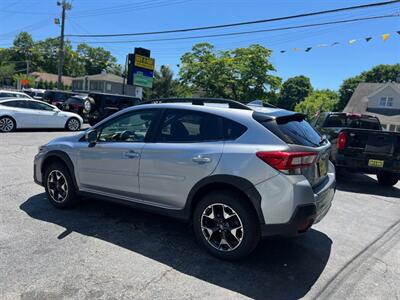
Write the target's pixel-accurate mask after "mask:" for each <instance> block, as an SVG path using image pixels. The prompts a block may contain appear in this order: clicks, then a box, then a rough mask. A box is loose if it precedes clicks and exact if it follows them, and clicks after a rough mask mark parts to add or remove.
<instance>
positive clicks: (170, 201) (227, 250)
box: [34, 99, 335, 259]
mask: <svg viewBox="0 0 400 300" xmlns="http://www.w3.org/2000/svg"><path fill="white" fill-rule="evenodd" d="M161 102H162V103H153V104H141V105H138V106H134V107H130V108H127V109H124V110H122V111H120V112H117V113H115V114H114V115H112V116H110V117H108V118H106V119H104V120H103V121H101V122H100V123H98V124H96V125H95V126H94V127H92V128H90V129H88V130H86V131H85V132H82V133H80V134H78V135H74V136H67V137H61V138H56V139H54V140H53V141H51V142H49V143H48V144H46V145H44V146H41V147H40V148H39V153H38V154H37V155H36V156H35V160H34V180H35V182H36V183H38V184H40V185H43V186H44V188H45V189H46V193H47V196H48V199H49V201H50V202H51V203H52V204H53V205H54V206H56V207H58V208H67V207H71V206H73V205H75V204H76V203H77V202H78V201H79V198H80V197H82V196H90V197H97V198H105V199H108V200H114V201H117V202H120V203H126V204H129V205H132V206H134V207H138V208H142V209H147V210H151V211H154V212H158V213H162V214H165V215H169V216H172V217H177V218H181V219H184V220H187V221H191V222H192V224H193V229H194V234H195V236H196V238H197V240H198V241H199V242H200V244H201V245H203V246H204V247H205V248H206V249H207V250H208V251H209V252H211V254H213V255H215V256H217V257H220V258H224V259H237V258H240V257H244V256H246V255H248V254H250V253H251V252H252V250H254V248H255V247H256V246H257V244H258V242H259V240H260V238H261V237H264V236H272V235H284V236H291V235H297V234H301V233H304V232H306V231H307V230H308V229H309V228H310V227H311V226H312V225H313V224H315V223H317V222H319V221H320V220H321V219H322V218H323V217H324V216H325V215H326V213H327V212H328V210H329V208H330V206H331V201H332V199H333V196H334V193H335V170H334V166H333V165H332V163H331V162H330V161H329V153H330V147H331V146H330V143H329V141H327V140H326V139H324V138H321V136H320V135H319V134H318V133H317V132H316V131H315V130H314V129H313V128H312V127H311V126H310V125H309V124H308V123H307V122H306V121H305V120H304V115H302V114H299V113H295V112H291V111H286V110H282V109H276V108H266V107H256V106H246V105H243V104H241V103H238V102H234V101H232V100H230V101H228V100H217V99H183V100H182V99H175V100H174V99H172V100H164V101H161ZM185 102H186V103H185Z"/></svg>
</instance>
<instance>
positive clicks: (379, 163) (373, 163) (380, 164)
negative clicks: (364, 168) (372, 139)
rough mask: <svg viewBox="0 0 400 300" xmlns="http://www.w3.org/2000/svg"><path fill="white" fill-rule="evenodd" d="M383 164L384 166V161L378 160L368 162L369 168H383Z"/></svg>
mask: <svg viewBox="0 0 400 300" xmlns="http://www.w3.org/2000/svg"><path fill="white" fill-rule="evenodd" d="M383 164H384V161H383V160H378V159H370V160H368V166H369V167H375V168H383Z"/></svg>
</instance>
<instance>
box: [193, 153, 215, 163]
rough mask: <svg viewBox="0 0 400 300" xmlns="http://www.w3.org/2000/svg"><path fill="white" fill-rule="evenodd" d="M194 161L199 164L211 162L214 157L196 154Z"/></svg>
mask: <svg viewBox="0 0 400 300" xmlns="http://www.w3.org/2000/svg"><path fill="white" fill-rule="evenodd" d="M192 161H193V162H195V163H198V164H207V163H210V162H211V161H212V159H211V158H209V157H207V156H202V155H196V156H195V157H193V158H192Z"/></svg>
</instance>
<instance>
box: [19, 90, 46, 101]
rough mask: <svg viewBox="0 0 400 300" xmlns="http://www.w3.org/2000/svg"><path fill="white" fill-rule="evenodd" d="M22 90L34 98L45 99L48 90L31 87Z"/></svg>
mask: <svg viewBox="0 0 400 300" xmlns="http://www.w3.org/2000/svg"><path fill="white" fill-rule="evenodd" d="M22 92H23V93H25V94H27V95H29V96H30V97H31V98H33V99H36V100H43V97H44V93H45V92H46V90H42V89H32V88H30V89H26V90H22Z"/></svg>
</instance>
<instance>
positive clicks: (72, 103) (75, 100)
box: [60, 95, 87, 118]
mask: <svg viewBox="0 0 400 300" xmlns="http://www.w3.org/2000/svg"><path fill="white" fill-rule="evenodd" d="M86 99H87V96H84V95H75V96H72V97H69V98H68V99H67V100H66V101H65V102H64V103H63V104H62V105H60V107H61V109H62V110H64V111H70V112H73V113H76V114H78V115H80V116H81V117H82V118H83V117H84V114H83V110H84V103H85V100H86Z"/></svg>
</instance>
